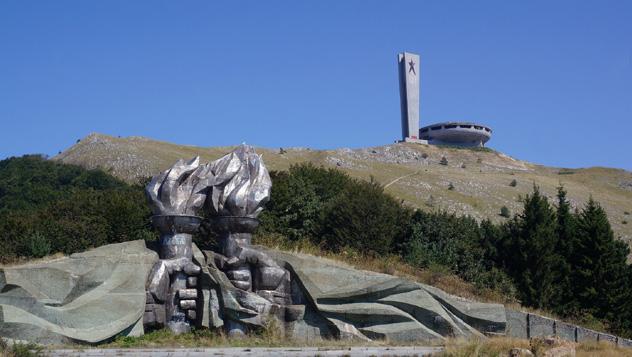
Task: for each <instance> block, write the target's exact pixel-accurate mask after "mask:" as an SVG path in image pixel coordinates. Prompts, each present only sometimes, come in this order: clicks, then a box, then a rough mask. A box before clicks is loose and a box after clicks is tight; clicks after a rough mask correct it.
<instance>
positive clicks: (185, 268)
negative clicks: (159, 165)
mask: <svg viewBox="0 0 632 357" xmlns="http://www.w3.org/2000/svg"><path fill="white" fill-rule="evenodd" d="M213 182H214V175H213V174H212V173H211V171H210V169H209V167H208V166H207V165H201V166H200V158H199V157H195V158H193V159H192V160H191V161H189V162H184V161H183V160H178V162H176V163H175V164H174V165H173V166H172V167H171V168H169V169H168V170H166V171H163V172H162V173H160V174H159V175H157V176H156V177H154V178H153V179H152V180H151V182H150V183H149V184H148V185H147V187H146V189H145V192H146V194H147V198H148V200H149V204H150V206H151V210H152V212H153V214H154V216H153V217H152V224H153V225H154V227H156V229H158V231H159V232H160V244H159V250H158V253H159V256H160V261H159V262H158V263H156V265H155V266H154V268H153V269H152V272H151V274H150V280H149V282H148V284H147V288H148V294H147V300H148V302H147V303H148V308H146V313H145V315H146V317H145V320H146V321H147V322H148V323H149V324H152V323H156V324H159V325H162V324H164V323H166V325H167V326H168V327H169V329H171V330H172V331H174V332H175V333H182V332H187V331H189V330H190V322H191V321H195V320H196V317H197V316H196V315H197V313H196V309H195V308H196V299H197V289H195V287H196V284H197V280H196V278H195V275H197V274H199V272H200V267H198V266H197V265H195V264H193V262H192V259H191V258H192V253H191V250H192V234H193V233H195V232H196V231H197V229H198V228H199V226H200V222H201V221H202V218H200V217H199V216H196V215H195V214H196V213H197V212H198V210H199V209H200V208H201V207H202V206H203V205H204V202H205V201H206V195H207V192H208V190H209V189H210V187H211V185H212V183H213Z"/></svg>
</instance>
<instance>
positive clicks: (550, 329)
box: [529, 314, 555, 338]
mask: <svg viewBox="0 0 632 357" xmlns="http://www.w3.org/2000/svg"><path fill="white" fill-rule="evenodd" d="M554 325H555V320H552V319H549V318H547V317H543V316H538V315H533V314H529V338H532V337H546V336H552V335H554V334H555V329H554Z"/></svg>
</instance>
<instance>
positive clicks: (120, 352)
mask: <svg viewBox="0 0 632 357" xmlns="http://www.w3.org/2000/svg"><path fill="white" fill-rule="evenodd" d="M441 351H442V348H441V347H420V346H407V347H349V348H344V349H343V348H335V347H332V348H329V347H278V348H270V347H252V348H247V347H227V348H154V349H151V348H142V349H99V348H95V349H84V350H51V351H46V352H45V355H46V356H51V357H71V356H72V357H75V356H81V357H103V356H135V357H150V356H152V357H201V356H222V357H232V356H240V357H241V356H253V357H254V356H264V357H268V356H269V357H276V356H280V357H281V356H282V357H308V356H309V357H312V356H323V357H324V356H348V357H360V356H429V355H431V354H433V353H438V352H441Z"/></svg>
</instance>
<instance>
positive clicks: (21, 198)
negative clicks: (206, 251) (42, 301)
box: [0, 156, 632, 336]
mask: <svg viewBox="0 0 632 357" xmlns="http://www.w3.org/2000/svg"><path fill="white" fill-rule="evenodd" d="M271 176H272V179H273V189H272V197H271V201H270V203H269V205H268V209H267V210H266V211H264V212H265V213H263V214H262V215H261V217H260V218H261V221H262V225H261V228H260V234H259V236H260V237H262V238H263V239H260V240H259V241H260V242H267V243H269V244H270V243H274V244H275V245H278V243H279V241H281V242H285V243H283V244H284V245H285V246H300V245H303V246H306V245H309V246H311V247H318V249H319V250H322V251H324V252H328V253H327V254H332V255H337V256H341V257H343V258H345V259H347V260H354V259H355V261H359V260H360V261H364V262H365V263H364V264H365V265H366V264H367V262H376V261H382V262H385V264H391V263H396V265H395V266H399V267H404V268H402V269H400V270H404V271H405V272H408V273H411V275H415V276H420V275H422V274H417V273H416V272H419V271H424V270H430V271H443V272H447V273H449V274H454V275H456V276H458V277H459V278H460V279H462V280H463V281H465V282H468V283H469V284H471V286H473V287H475V288H476V289H477V291H478V292H479V293H481V294H483V295H485V294H487V295H488V296H490V295H494V294H488V293H486V292H489V291H493V292H495V295H496V296H502V297H503V301H512V300H514V299H518V300H519V301H521V302H522V304H524V305H526V306H531V307H535V308H540V309H546V310H549V311H554V312H555V313H557V314H558V315H561V316H570V317H576V318H581V319H592V318H596V319H599V320H600V321H601V322H602V323H603V324H604V325H605V326H606V327H607V328H608V329H609V330H610V331H612V332H615V333H617V334H622V335H626V336H630V335H632V326H631V325H630V322H631V321H632V299H631V298H632V284H631V283H632V268H630V266H629V265H627V263H626V260H625V258H626V256H627V255H628V254H629V250H628V248H627V246H626V245H625V244H623V243H621V242H620V241H617V240H615V238H614V235H613V233H612V230H611V228H610V225H609V223H608V220H607V216H606V214H605V211H604V210H603V209H602V208H601V207H600V205H599V204H598V203H596V202H595V201H594V200H592V199H591V200H589V201H588V203H587V204H586V206H585V207H584V208H583V209H581V210H580V211H572V210H571V209H570V204H569V202H568V200H567V199H566V192H565V190H564V189H563V188H559V189H558V198H557V201H558V202H557V205H552V204H550V203H549V201H548V198H547V197H546V196H544V195H542V194H541V192H540V191H539V189H538V188H537V187H535V186H534V188H533V191H532V193H530V194H529V195H527V196H526V197H525V198H524V199H523V205H524V208H523V211H522V213H520V214H517V215H515V216H513V217H512V218H511V219H510V220H508V221H506V222H504V223H502V224H496V223H493V222H491V221H488V220H484V221H482V222H480V223H479V222H478V221H476V220H475V219H473V218H471V217H459V216H457V215H455V214H453V213H446V212H442V211H434V212H424V211H420V210H414V209H412V208H410V207H409V206H407V205H405V204H403V202H402V201H399V200H397V199H395V198H393V197H392V196H390V195H389V194H386V193H384V188H383V186H382V185H380V184H379V183H378V182H377V181H375V180H371V181H364V180H359V179H356V178H352V177H350V176H348V175H347V174H345V173H343V172H341V171H339V170H336V169H331V168H329V169H328V168H323V167H316V166H314V165H311V164H301V165H293V166H291V167H290V168H289V170H288V171H273V172H272V173H271ZM149 215H150V212H149V210H148V208H147V205H146V203H145V199H144V197H143V188H142V186H140V185H129V184H126V183H124V182H122V181H119V180H118V179H115V178H113V177H111V176H109V175H108V174H106V173H103V172H101V171H98V170H85V169H82V168H80V167H77V166H72V165H65V164H61V163H58V162H53V161H48V160H44V159H42V158H41V157H36V156H25V157H22V158H11V159H7V160H3V161H1V162H0V259H1V260H2V261H5V262H6V261H10V260H14V259H16V258H18V257H21V256H24V257H38V256H42V255H45V254H48V253H54V252H63V253H72V252H76V251H80V250H84V249H86V248H89V247H93V246H99V245H102V244H107V243H114V242H120V241H125V240H132V239H154V237H155V233H153V232H152V230H151V228H150V227H149V220H148V218H149ZM270 237H275V238H274V239H271V238H270ZM207 243H208V242H207ZM350 257H351V258H350ZM422 280H423V279H422Z"/></svg>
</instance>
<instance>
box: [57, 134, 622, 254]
mask: <svg viewBox="0 0 632 357" xmlns="http://www.w3.org/2000/svg"><path fill="white" fill-rule="evenodd" d="M231 150H232V148H230V147H199V146H197V147H196V146H188V145H178V144H174V143H169V142H162V141H157V140H153V139H149V138H142V137H118V138H117V137H112V136H108V135H102V134H91V135H89V136H87V137H85V138H83V139H81V141H80V142H79V143H76V144H75V145H73V146H72V147H70V148H68V149H67V150H64V151H63V152H61V153H60V154H59V155H57V156H56V157H55V158H54V159H55V160H59V161H61V162H64V163H70V164H76V165H81V166H83V167H86V168H99V167H100V168H103V169H104V170H106V171H107V172H109V173H111V174H112V175H114V176H115V177H118V178H121V179H124V180H125V181H127V182H130V183H133V182H137V180H139V179H142V178H144V177H148V176H153V175H155V174H157V173H158V172H160V171H161V170H164V169H166V168H168V167H170V166H171V165H172V164H173V163H174V162H175V161H176V160H177V159H179V158H191V157H193V156H195V155H199V156H200V157H201V159H202V160H203V161H206V160H215V159H217V158H219V157H221V156H223V155H224V154H225V153H226V152H228V151H231ZM257 151H258V152H259V153H260V154H262V155H263V157H264V160H265V162H266V165H267V166H268V168H269V169H270V170H278V171H285V170H288V169H289V167H290V166H291V165H294V164H298V163H304V162H311V163H313V164H314V165H316V166H324V167H328V168H335V169H339V170H341V171H343V172H345V173H347V174H348V175H349V176H351V177H354V178H359V179H362V180H369V178H370V177H371V176H373V177H375V179H376V180H377V181H379V182H380V183H382V184H383V185H384V187H385V192H386V193H389V194H390V195H392V196H394V197H396V198H397V199H398V200H400V199H401V200H404V202H405V204H406V205H408V206H410V207H414V208H419V209H422V210H426V211H442V210H445V211H448V212H450V213H456V214H457V215H459V216H472V217H473V218H475V219H476V220H477V221H479V222H480V221H482V220H484V219H489V220H491V221H492V222H494V223H501V222H505V221H506V220H507V218H505V217H503V216H501V215H500V214H499V213H500V212H501V208H502V207H503V206H506V207H507V210H508V212H507V213H513V212H519V211H520V210H521V209H522V200H521V197H524V196H526V195H527V194H529V193H531V189H532V187H533V184H534V183H535V184H536V185H537V186H538V187H539V188H540V192H541V193H542V194H543V195H545V196H547V197H549V199H554V198H555V195H556V193H557V187H558V186H559V185H560V183H562V184H563V185H564V187H565V188H566V189H567V190H568V200H569V202H570V203H571V205H572V207H573V209H575V208H581V207H582V205H583V204H584V203H585V202H587V201H588V199H589V197H590V196H591V195H592V196H593V197H594V199H595V200H596V201H598V202H599V203H600V204H601V206H602V207H603V208H604V209H605V210H606V212H607V213H608V217H609V219H610V224H611V226H612V229H613V230H614V232H615V236H617V237H621V238H622V239H623V240H624V241H626V242H629V241H630V240H632V224H628V222H629V221H630V220H631V218H630V215H629V214H628V215H626V214H625V212H628V213H629V212H632V172H628V171H624V170H618V169H611V168H598V167H595V168H586V169H572V170H570V169H562V168H555V167H546V166H541V165H535V164H531V163H528V162H525V161H521V160H517V159H513V158H511V157H509V156H507V155H504V154H502V153H500V152H492V151H491V150H472V149H463V148H452V147H443V146H436V145H417V144H408V143H400V144H390V145H383V146H375V147H367V148H356V149H346V148H340V149H332V150H315V149H309V148H282V149H278V148H274V149H267V148H257ZM443 157H445V158H446V161H447V162H448V164H447V165H441V164H440V162H441V161H442V158H443ZM514 180H515V182H516V183H515V185H512V184H511V183H512V182H513V181H514ZM451 187H452V189H450V188H451ZM508 215H509V216H510V214H508ZM624 222H625V223H624ZM631 258H632V257H631Z"/></svg>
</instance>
